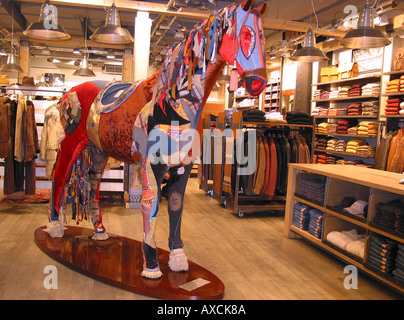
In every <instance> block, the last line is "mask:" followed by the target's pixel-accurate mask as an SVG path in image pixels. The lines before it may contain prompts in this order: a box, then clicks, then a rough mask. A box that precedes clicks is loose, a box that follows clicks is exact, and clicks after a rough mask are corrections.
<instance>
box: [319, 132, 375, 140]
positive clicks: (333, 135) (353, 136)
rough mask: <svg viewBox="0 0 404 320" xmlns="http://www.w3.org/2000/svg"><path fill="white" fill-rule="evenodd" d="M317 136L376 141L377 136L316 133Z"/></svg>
mask: <svg viewBox="0 0 404 320" xmlns="http://www.w3.org/2000/svg"><path fill="white" fill-rule="evenodd" d="M315 135H316V136H329V137H349V138H370V139H376V138H377V135H367V134H366V135H365V134H343V133H321V132H318V131H316V132H315Z"/></svg>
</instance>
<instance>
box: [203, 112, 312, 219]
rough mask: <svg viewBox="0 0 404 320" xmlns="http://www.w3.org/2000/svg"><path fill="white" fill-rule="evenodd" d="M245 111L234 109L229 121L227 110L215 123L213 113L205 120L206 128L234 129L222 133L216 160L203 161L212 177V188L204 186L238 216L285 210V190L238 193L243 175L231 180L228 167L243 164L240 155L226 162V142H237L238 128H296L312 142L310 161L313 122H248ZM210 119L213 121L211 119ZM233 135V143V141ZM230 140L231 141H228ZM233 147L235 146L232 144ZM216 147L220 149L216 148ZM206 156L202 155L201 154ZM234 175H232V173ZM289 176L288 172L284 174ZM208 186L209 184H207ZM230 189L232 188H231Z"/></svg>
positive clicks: (286, 131)
mask: <svg viewBox="0 0 404 320" xmlns="http://www.w3.org/2000/svg"><path fill="white" fill-rule="evenodd" d="M242 114H243V113H242V112H234V113H233V115H232V120H231V121H230V122H228V121H226V117H225V115H226V114H225V112H223V113H219V114H218V116H217V118H216V121H215V123H214V124H213V123H212V121H211V120H210V119H211V117H210V115H207V116H206V118H205V122H204V129H208V128H213V127H214V128H216V129H217V130H219V131H220V132H221V133H223V130H225V129H228V128H230V129H231V130H232V131H233V137H222V141H221V143H220V141H219V147H221V148H220V149H221V151H222V152H220V151H219V152H217V153H218V154H217V155H216V154H215V155H211V156H212V158H213V157H215V158H216V161H215V162H211V164H204V163H203V164H202V165H203V168H204V170H203V171H204V172H205V173H206V172H210V173H211V177H212V178H213V181H212V182H213V183H212V185H213V188H210V189H208V190H207V189H205V191H206V192H207V194H208V195H211V196H212V197H213V198H214V199H215V200H217V201H218V202H219V204H220V205H221V206H223V207H225V208H227V207H230V208H231V209H232V210H233V213H234V214H237V215H238V216H239V217H243V216H244V213H246V212H263V211H267V212H272V211H284V209H285V199H286V196H285V194H283V195H280V194H279V195H278V194H275V195H274V196H273V197H268V196H266V195H263V194H253V195H243V194H240V193H239V188H240V177H239V176H238V175H236V179H234V180H235V181H229V179H228V173H229V170H238V168H240V166H241V165H240V163H239V162H237V159H238V157H237V156H234V157H233V159H234V164H233V165H231V164H228V163H227V162H226V152H228V151H229V149H227V150H226V146H230V147H232V146H234V143H235V142H236V138H235V137H237V136H236V131H237V130H240V129H241V130H244V131H245V130H251V129H255V130H257V131H261V132H264V131H268V130H270V131H272V132H276V133H282V134H286V135H287V136H290V134H291V133H292V134H294V133H295V132H299V133H304V136H305V139H306V141H307V142H308V144H309V145H310V156H309V157H310V161H309V162H311V161H312V155H313V151H312V150H313V148H312V142H313V132H314V130H313V129H314V127H313V125H298V124H287V123H283V122H281V123H277V122H269V121H265V122H248V121H243V117H242ZM209 121H210V122H209ZM231 139H233V143H231ZM229 142H230V143H229ZM232 148H233V147H232ZM215 151H217V150H215ZM202 159H203V158H202ZM217 160H219V161H217ZM225 171H227V177H226V176H225ZM205 177H206V175H205ZM232 177H233V175H232ZM283 178H285V179H286V174H285V177H283ZM205 186H206V184H205ZM229 188H230V189H231V191H230V192H229V190H230V189H229Z"/></svg>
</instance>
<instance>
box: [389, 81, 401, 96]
mask: <svg viewBox="0 0 404 320" xmlns="http://www.w3.org/2000/svg"><path fill="white" fill-rule="evenodd" d="M397 92H400V79H394V80H390V81H389V82H387V83H386V93H397Z"/></svg>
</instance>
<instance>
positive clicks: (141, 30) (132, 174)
mask: <svg viewBox="0 0 404 320" xmlns="http://www.w3.org/2000/svg"><path fill="white" fill-rule="evenodd" d="M151 25H152V22H151V19H150V18H149V13H148V12H144V11H138V12H137V15H136V18H135V30H134V34H135V37H134V38H135V43H134V45H133V80H134V81H138V80H143V79H146V78H147V77H148V70H149V54H150V35H151ZM128 171H129V186H128V189H129V190H128V193H129V202H126V207H127V208H141V197H142V182H141V176H140V170H139V166H138V165H129V166H128Z"/></svg>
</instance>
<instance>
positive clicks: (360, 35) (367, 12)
mask: <svg viewBox="0 0 404 320" xmlns="http://www.w3.org/2000/svg"><path fill="white" fill-rule="evenodd" d="M373 19H374V18H373V8H371V7H370V6H369V2H368V1H366V4H365V7H364V8H363V9H362V11H361V13H360V14H359V20H358V27H357V28H356V29H352V30H350V31H348V32H347V33H346V35H345V37H344V38H342V40H341V42H340V44H341V45H342V46H344V47H346V48H351V49H368V48H379V47H385V46H387V45H389V44H390V43H391V41H390V40H389V39H387V38H386V36H385V35H384V34H383V33H382V32H381V31H380V30H377V29H375V28H374V21H373Z"/></svg>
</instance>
